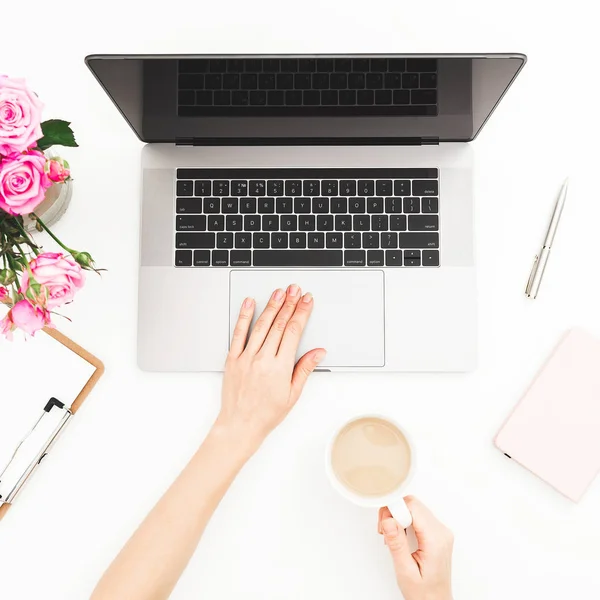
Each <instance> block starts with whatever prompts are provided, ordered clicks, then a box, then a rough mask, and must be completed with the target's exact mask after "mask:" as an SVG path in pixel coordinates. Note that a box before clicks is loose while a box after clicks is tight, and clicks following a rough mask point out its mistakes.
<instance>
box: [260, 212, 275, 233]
mask: <svg viewBox="0 0 600 600" xmlns="http://www.w3.org/2000/svg"><path fill="white" fill-rule="evenodd" d="M262 228H263V231H279V216H278V215H265V216H264V217H263V218H262Z"/></svg>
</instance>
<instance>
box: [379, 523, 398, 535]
mask: <svg viewBox="0 0 600 600" xmlns="http://www.w3.org/2000/svg"><path fill="white" fill-rule="evenodd" d="M381 526H382V527H383V533H385V535H387V536H389V537H396V536H397V535H398V523H396V519H385V520H384V521H382V523H381Z"/></svg>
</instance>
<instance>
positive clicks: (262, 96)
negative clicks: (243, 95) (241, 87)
mask: <svg viewBox="0 0 600 600" xmlns="http://www.w3.org/2000/svg"><path fill="white" fill-rule="evenodd" d="M266 105H267V92H265V91H263V90H257V91H254V92H250V106H266Z"/></svg>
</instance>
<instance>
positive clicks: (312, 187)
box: [303, 179, 321, 196]
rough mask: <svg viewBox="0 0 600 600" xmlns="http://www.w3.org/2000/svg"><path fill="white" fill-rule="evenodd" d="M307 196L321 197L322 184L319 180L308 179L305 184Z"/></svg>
mask: <svg viewBox="0 0 600 600" xmlns="http://www.w3.org/2000/svg"><path fill="white" fill-rule="evenodd" d="M303 189H304V195H305V196H319V195H320V194H321V182H320V181H319V180H318V179H307V180H306V181H305V182H304V188H303Z"/></svg>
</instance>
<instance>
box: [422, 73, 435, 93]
mask: <svg viewBox="0 0 600 600" xmlns="http://www.w3.org/2000/svg"><path fill="white" fill-rule="evenodd" d="M420 84H421V88H424V89H427V88H436V87H437V73H421V77H420Z"/></svg>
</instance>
